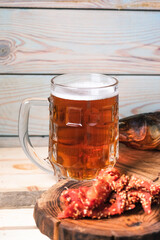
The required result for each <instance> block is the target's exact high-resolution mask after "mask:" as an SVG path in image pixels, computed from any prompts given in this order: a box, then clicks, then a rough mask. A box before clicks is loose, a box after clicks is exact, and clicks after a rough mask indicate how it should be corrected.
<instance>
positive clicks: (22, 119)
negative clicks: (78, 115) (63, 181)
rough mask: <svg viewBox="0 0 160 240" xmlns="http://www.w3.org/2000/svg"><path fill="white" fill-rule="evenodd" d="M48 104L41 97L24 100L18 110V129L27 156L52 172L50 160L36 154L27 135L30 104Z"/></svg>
mask: <svg viewBox="0 0 160 240" xmlns="http://www.w3.org/2000/svg"><path fill="white" fill-rule="evenodd" d="M48 105H49V103H48V100H47V99H43V98H30V99H26V100H24V101H23V102H22V104H21V107H20V112H19V124H18V131H19V139H20V143H21V145H22V148H23V150H24V152H25V154H26V155H27V157H28V158H29V159H30V160H31V161H32V162H33V163H34V164H36V165H37V166H38V167H39V168H41V169H42V170H44V171H46V172H48V173H52V174H53V167H52V166H51V164H50V162H49V161H47V162H45V159H42V158H41V157H39V156H38V154H37V153H36V151H35V149H34V147H33V146H32V143H31V141H30V139H29V136H28V120H29V113H30V108H31V107H32V106H48Z"/></svg>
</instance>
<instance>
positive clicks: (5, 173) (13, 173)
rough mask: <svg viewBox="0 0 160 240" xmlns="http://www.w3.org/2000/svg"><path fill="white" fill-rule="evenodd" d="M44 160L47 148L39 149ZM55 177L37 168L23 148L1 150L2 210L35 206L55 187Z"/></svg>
mask: <svg viewBox="0 0 160 240" xmlns="http://www.w3.org/2000/svg"><path fill="white" fill-rule="evenodd" d="M36 151H37V152H38V153H39V155H40V156H41V157H42V158H43V157H44V156H45V157H46V156H47V152H48V149H47V148H37V149H36ZM55 183H56V180H55V178H54V176H52V175H50V174H47V173H45V172H44V171H42V170H41V169H39V168H37V167H36V166H35V165H34V164H33V163H32V162H31V161H30V160H29V159H28V158H27V157H26V155H25V153H24V152H23V150H22V149H21V148H0V208H11V207H12V208H15V207H17V208H19V207H30V206H34V204H35V201H36V199H37V198H38V197H40V195H41V193H42V192H43V191H44V190H47V189H48V188H49V187H51V186H52V185H54V184H55Z"/></svg>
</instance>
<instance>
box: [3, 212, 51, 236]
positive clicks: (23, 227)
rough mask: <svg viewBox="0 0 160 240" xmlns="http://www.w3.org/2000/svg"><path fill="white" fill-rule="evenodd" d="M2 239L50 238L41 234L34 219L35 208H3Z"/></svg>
mask: <svg viewBox="0 0 160 240" xmlns="http://www.w3.org/2000/svg"><path fill="white" fill-rule="evenodd" d="M0 239H3V240H10V239H15V240H22V239H23V240H28V239H34V240H48V237H46V236H45V235H43V234H41V233H40V232H39V230H38V229H37V227H36V225H35V222H34V219H33V208H29V209H25V208H22V209H1V210H0Z"/></svg>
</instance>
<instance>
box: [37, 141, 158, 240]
mask: <svg viewBox="0 0 160 240" xmlns="http://www.w3.org/2000/svg"><path fill="white" fill-rule="evenodd" d="M116 167H117V168H119V170H120V171H121V172H124V173H127V174H136V175H137V176H140V177H141V178H142V177H143V178H144V179H148V180H152V181H154V182H156V183H158V182H160V180H159V179H160V152H159V151H140V150H135V149H131V148H128V147H126V146H125V145H122V144H121V145H120V158H119V161H118V162H117V164H116ZM86 184H89V183H85V185H86ZM79 186H80V183H77V182H75V181H66V180H64V181H60V182H59V183H57V184H55V185H54V186H53V187H52V188H50V189H49V190H48V191H46V192H45V193H44V194H43V195H42V196H41V198H40V199H39V200H38V201H37V203H36V205H35V209H34V218H35V221H36V224H37V227H38V228H39V229H40V231H41V232H42V233H43V234H45V235H47V236H48V237H49V238H50V239H53V240H109V239H111V240H114V239H116V240H118V239H125V240H126V239H132V240H135V239H139V240H140V239H141V240H159V239H160V206H159V205H155V206H152V213H151V214H150V215H147V214H145V213H144V211H143V209H142V208H141V207H137V208H136V209H134V210H131V211H128V212H126V213H124V214H123V215H121V216H114V217H111V218H107V219H101V220H92V219H82V220H73V219H63V220H61V221H59V220H58V219H57V214H58V213H59V212H60V211H61V210H62V208H61V204H60V201H59V197H60V194H61V192H62V191H63V190H64V188H65V187H67V188H69V187H70V188H77V187H79Z"/></svg>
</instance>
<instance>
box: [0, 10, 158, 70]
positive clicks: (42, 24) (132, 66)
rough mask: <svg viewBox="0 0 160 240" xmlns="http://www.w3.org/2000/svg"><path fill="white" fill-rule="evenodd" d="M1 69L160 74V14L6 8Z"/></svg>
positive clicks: (2, 16) (0, 15) (0, 43)
mask: <svg viewBox="0 0 160 240" xmlns="http://www.w3.org/2000/svg"><path fill="white" fill-rule="evenodd" d="M0 19H1V24H0V32H1V36H0V72H1V73H47V74H49V73H51V74H56V73H67V72H89V71H90V72H100V73H108V74H109V73H111V74H115V73H117V74H118V73H122V74H124V73H125V74H133V73H134V74H159V73H160V55H159V46H160V28H159V24H160V14H159V12H149V11H145V12H142V11H139V12H137V11H122V12H121V11H114V12H113V11H100V10H96V11H95V10H89V11H85V10H78V11H76V10H62V9H61V10H56V9H54V10H51V9H50V10H48V9H0Z"/></svg>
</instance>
